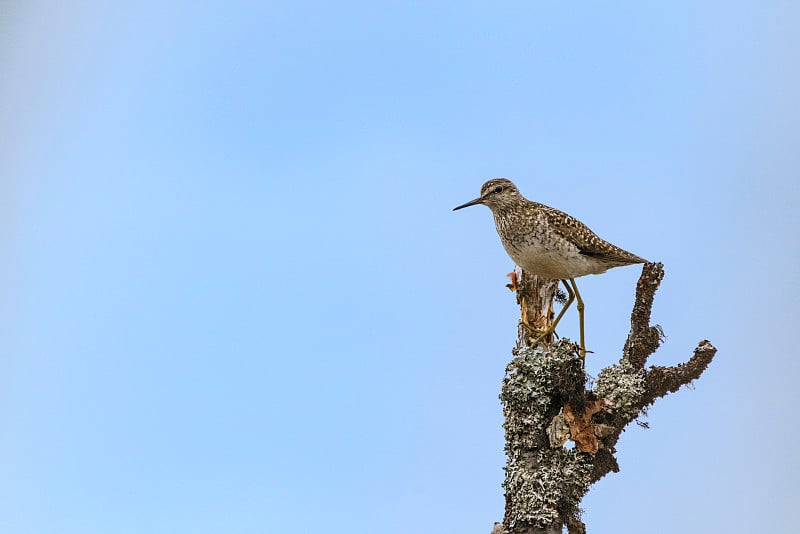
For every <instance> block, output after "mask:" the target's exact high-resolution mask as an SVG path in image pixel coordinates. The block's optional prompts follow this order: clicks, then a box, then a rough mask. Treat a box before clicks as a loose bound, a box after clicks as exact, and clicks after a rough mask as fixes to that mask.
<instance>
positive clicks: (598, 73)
mask: <svg viewBox="0 0 800 534" xmlns="http://www.w3.org/2000/svg"><path fill="white" fill-rule="evenodd" d="M134 4H135V5H134ZM798 6H800V4H798V3H797V2H794V1H784V2H779V1H755V0H752V1H739V2H727V1H726V2H722V1H716V2H695V1H675V2H668V3H662V4H658V5H656V4H655V3H652V2H633V1H631V2H599V1H598V2H581V3H579V4H574V5H569V6H568V5H563V4H562V3H553V2H529V1H524V2H523V1H520V2H491V3H489V2H486V3H481V2H413V1H402V2H400V1H397V2H395V1H390V2H366V1H365V2H306V1H285V2H256V1H251V2H248V1H226V2H222V1H220V2H207V1H206V2H203V1H201V2H188V1H186V2H183V1H173V2H164V1H143V2H100V1H95V0H85V1H78V2H60V1H47V0H26V1H24V2H22V1H14V0H0V177H1V178H2V186H1V188H0V199H1V200H2V210H1V211H0V221H1V222H2V226H0V228H1V229H0V247H1V250H2V253H3V258H4V261H2V262H1V263H0V274H1V275H2V278H1V279H2V286H0V289H2V294H3V298H2V300H0V312H1V313H2V316H3V322H2V324H3V325H4V327H3V328H2V333H3V334H2V336H0V531H2V532H3V533H8V534H28V533H54V534H55V533H58V534H72V533H74V534H94V533H96V534H117V533H143V532H165V533H192V534H198V533H217V532H233V533H269V534H271V533H282V532H296V533H305V532H309V533H311V532H325V533H332V534H338V533H348V534H352V533H364V534H368V533H369V534H371V533H374V532H381V533H383V534H394V533H398V534H399V533H403V534H407V533H409V532H413V533H419V534H450V533H453V534H467V533H479V534H488V532H489V531H490V529H491V525H492V523H493V522H494V521H499V520H501V518H502V514H503V495H502V489H501V487H500V483H501V482H502V479H503V471H502V466H503V465H504V462H505V458H504V454H503V433H502V428H501V424H502V414H501V407H500V403H499V401H498V398H497V396H498V393H499V390H500V384H501V380H502V376H503V370H504V368H505V365H506V363H507V362H508V360H509V359H510V349H511V347H512V346H513V343H514V340H515V335H516V322H517V317H518V309H517V307H516V305H515V303H514V297H513V295H512V294H511V293H509V292H508V291H507V290H506V289H505V288H504V284H505V283H506V282H507V280H506V279H505V278H504V275H505V273H507V272H509V271H510V270H511V269H512V267H513V265H512V263H511V261H510V260H509V259H508V258H507V256H506V255H505V253H504V252H503V250H502V248H501V246H500V244H499V240H498V239H497V236H496V234H495V230H494V227H493V223H492V220H491V217H490V213H489V211H488V210H487V209H486V208H484V207H474V208H470V209H469V210H465V211H460V212H457V213H453V212H451V211H450V210H451V209H452V208H453V207H454V206H456V205H457V204H460V203H462V202H465V201H467V200H470V199H472V198H474V197H475V196H476V195H477V193H478V191H479V187H480V185H481V184H482V183H483V181H485V180H486V179H488V178H490V177H493V176H504V177H508V178H511V179H513V180H515V182H516V183H517V185H518V186H519V188H520V190H521V191H522V192H523V193H524V194H525V195H526V196H528V197H529V198H531V199H535V200H537V201H540V202H543V203H545V204H548V205H551V206H554V207H557V208H560V209H563V210H565V211H567V212H569V213H571V214H573V215H575V216H576V217H578V218H580V219H582V220H583V221H584V222H586V223H587V224H588V225H589V226H590V227H592V228H593V229H594V230H595V231H596V232H598V233H599V234H600V235H601V236H602V237H604V238H606V239H608V240H610V241H612V242H614V243H616V244H618V245H620V246H622V247H624V248H626V249H628V250H630V251H632V252H635V253H636V254H639V255H641V256H644V257H646V258H649V259H652V260H658V261H663V262H664V263H665V265H666V272H667V276H666V279H665V280H664V283H663V284H662V287H661V289H660V291H659V293H658V294H657V297H656V304H655V309H654V317H653V319H654V321H655V322H657V323H659V324H661V325H662V326H663V327H664V329H665V331H666V333H667V336H668V339H667V342H666V344H665V345H664V346H663V347H662V349H661V350H660V351H659V352H658V353H657V355H656V356H655V357H654V358H653V359H652V361H651V363H657V364H674V363H678V362H680V361H684V360H686V359H687V358H688V357H689V356H690V355H691V352H692V349H693V348H694V347H695V346H696V344H697V342H698V341H699V340H701V339H704V338H707V339H710V340H711V341H712V342H713V343H714V344H715V345H716V346H717V347H718V348H719V354H718V355H717V358H716V359H715V361H714V362H713V364H712V365H711V367H710V369H709V370H708V371H707V372H706V374H705V375H704V376H703V377H702V379H701V380H699V381H697V382H696V384H695V388H694V390H692V389H688V388H684V389H683V390H681V391H680V392H679V393H677V394H674V395H671V396H669V397H668V398H666V399H662V400H660V401H659V402H658V403H657V405H656V406H655V407H654V408H653V409H652V410H651V411H650V417H649V418H648V421H649V423H650V425H651V428H650V429H649V430H644V429H642V428H639V427H633V428H630V429H629V430H628V431H627V432H626V433H625V434H624V435H623V436H622V439H621V440H620V442H619V460H620V465H621V467H622V472H621V473H619V474H614V475H610V476H608V477H607V478H605V479H604V480H602V481H601V482H600V483H598V484H596V485H595V486H594V488H593V489H592V490H591V492H590V494H589V495H588V496H587V498H586V499H585V501H584V507H585V509H586V513H585V521H586V522H587V524H588V526H589V531H590V532H593V533H600V532H615V533H618V534H624V533H637V534H642V533H662V532H686V533H700V532H726V533H742V534H744V533H753V532H770V533H790V532H796V529H797V525H798V524H799V523H800V491H799V490H798V489H797V480H798V477H800V469H798V462H799V461H798V454H797V452H796V451H795V445H796V444H797V442H798V439H800V432H798V422H799V421H798V416H797V409H796V407H795V406H794V404H795V402H796V401H797V394H796V388H797V384H798V372H799V371H800V364H799V363H798V362H799V361H800V358H799V357H798V355H797V348H796V345H797V339H796V338H795V337H794V334H795V333H796V332H797V324H796V321H797V317H798V313H799V312H800V305H799V304H798V302H800V290H799V288H798V281H797V271H798V260H799V259H800V256H799V255H798V252H799V251H798V248H799V247H798V241H799V240H798V237H797V232H798V229H799V228H800V216H798V209H797V206H798V202H799V201H800V195H798V171H800V105H799V104H798V102H799V101H798V97H799V95H800V69H799V68H798V64H799V63H798V60H799V59H800V57H799V56H800V37H798V35H800V34H798V31H797V28H798V24H800V7H798ZM638 274H639V268H638V267H629V268H624V269H617V270H614V271H612V272H609V273H607V274H605V275H603V276H596V277H588V278H583V279H581V280H579V285H580V288H581V291H582V293H583V296H584V298H585V300H586V302H587V312H586V313H587V340H588V345H589V348H590V349H592V350H594V354H593V355H591V356H590V359H589V361H588V366H587V369H588V371H589V372H590V373H592V374H596V373H597V371H598V370H599V369H600V368H602V367H603V366H605V365H608V364H610V363H612V362H614V361H616V360H617V359H618V357H619V355H620V352H621V348H622V344H623V342H624V340H625V336H626V334H627V330H628V320H629V313H630V308H631V305H632V299H633V291H634V287H635V282H636V279H637V277H638ZM576 323H577V321H576V318H575V315H574V314H572V313H571V314H569V316H568V318H567V319H565V322H563V323H562V326H561V328H560V332H561V334H562V335H565V336H567V337H573V338H574V337H575V336H576V334H577V330H576V326H577V325H576Z"/></svg>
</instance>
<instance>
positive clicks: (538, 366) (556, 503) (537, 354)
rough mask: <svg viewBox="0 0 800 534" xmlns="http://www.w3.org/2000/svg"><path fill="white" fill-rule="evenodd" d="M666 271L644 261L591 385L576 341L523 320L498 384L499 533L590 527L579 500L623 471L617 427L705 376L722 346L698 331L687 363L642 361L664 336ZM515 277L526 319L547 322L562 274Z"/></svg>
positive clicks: (549, 533) (551, 533)
mask: <svg viewBox="0 0 800 534" xmlns="http://www.w3.org/2000/svg"><path fill="white" fill-rule="evenodd" d="M663 277H664V267H663V265H662V264H660V263H648V264H645V265H644V267H643V269H642V275H641V277H640V278H639V282H638V284H637V287H636V301H635V303H634V307H633V312H632V313H631V330H630V333H629V334H628V339H627V341H626V342H625V346H624V349H623V353H622V357H621V358H620V360H619V362H617V363H616V364H614V365H611V366H609V367H606V368H605V369H603V370H602V371H600V373H599V375H598V377H597V380H596V381H595V384H594V389H587V377H586V375H585V373H584V372H583V366H582V362H581V359H580V357H579V354H578V350H577V349H578V348H577V346H576V345H575V344H574V343H572V342H570V341H569V340H567V339H562V340H560V341H557V342H552V340H551V342H550V343H549V344H548V345H547V346H545V344H540V345H538V346H536V347H531V346H530V345H529V344H530V343H531V340H532V337H531V332H530V329H529V328H525V327H523V326H520V329H519V336H518V340H517V344H516V347H515V348H514V349H513V350H512V354H513V359H512V360H511V362H510V363H509V364H508V366H507V367H506V376H505V378H504V380H503V387H502V391H501V394H500V399H501V401H502V403H503V414H504V415H505V423H504V425H503V428H504V429H505V434H506V447H505V450H506V455H507V457H508V461H507V463H506V467H505V472H506V476H505V481H504V482H503V487H504V489H505V497H506V507H505V515H504V517H503V522H502V524H501V523H495V526H494V528H493V529H492V534H561V532H562V531H563V529H564V528H566V529H567V532H569V533H570V534H585V533H586V526H585V525H584V523H583V522H582V521H581V518H580V502H581V500H582V499H583V496H584V495H585V494H586V492H587V491H588V490H589V488H590V487H591V485H592V484H593V483H594V482H596V481H598V480H600V479H601V478H602V477H603V476H605V475H606V474H608V473H609V472H618V471H619V465H618V464H617V460H616V458H615V456H614V454H615V452H616V451H615V446H616V443H617V440H618V439H619V436H620V434H621V433H622V432H623V431H624V430H625V428H626V427H627V426H628V425H629V424H630V423H631V422H633V421H636V420H637V419H638V418H640V417H642V416H643V415H644V414H645V412H646V410H647V407H648V406H650V405H651V404H652V403H653V402H654V401H655V400H656V399H657V398H659V397H663V396H664V395H667V394H668V393H673V392H675V391H677V390H678V389H680V387H681V386H683V385H685V384H688V383H689V382H691V381H692V380H695V379H697V378H699V377H700V375H701V374H702V373H703V371H705V369H706V368H707V367H708V365H709V363H710V362H711V360H712V359H713V357H714V355H715V354H716V349H715V348H714V346H713V345H711V343H709V342H708V341H701V342H700V343H699V345H698V346H697V348H696V349H695V350H694V355H693V356H692V357H691V358H690V359H689V360H688V361H687V362H686V363H683V364H679V365H676V366H674V367H661V366H652V367H650V368H649V369H645V368H644V367H645V365H646V363H647V359H648V357H649V356H650V355H651V354H653V353H654V352H655V351H656V349H658V347H659V345H660V343H661V341H662V340H663V332H662V330H661V328H660V327H659V326H652V325H650V312H651V309H652V305H653V298H654V296H655V292H656V290H657V289H658V286H659V285H660V283H661V280H662V279H663ZM517 282H518V293H517V299H518V302H519V304H520V308H521V315H522V321H527V324H529V325H530V326H532V327H533V328H534V329H544V328H546V326H547V325H548V324H549V322H548V321H551V320H552V316H553V298H554V297H556V296H557V290H558V282H557V281H553V280H544V279H541V278H538V277H536V276H525V275H524V273H519V272H518V273H517ZM593 357H597V355H595V356H593ZM567 442H571V445H570V446H569V447H567V446H565V445H566V444H567Z"/></svg>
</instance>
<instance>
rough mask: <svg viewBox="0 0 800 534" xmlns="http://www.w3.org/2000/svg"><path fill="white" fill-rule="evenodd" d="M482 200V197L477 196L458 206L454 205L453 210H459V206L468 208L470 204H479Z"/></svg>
mask: <svg viewBox="0 0 800 534" xmlns="http://www.w3.org/2000/svg"><path fill="white" fill-rule="evenodd" d="M482 202H483V197H478V198H476V199H475V200H470V201H469V202H467V203H466V204H461V205H460V206H456V207H455V208H453V211H456V210H460V209H461V208H468V207H470V206H474V205H475V204H481V203H482Z"/></svg>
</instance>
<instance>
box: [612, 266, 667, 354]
mask: <svg viewBox="0 0 800 534" xmlns="http://www.w3.org/2000/svg"><path fill="white" fill-rule="evenodd" d="M663 279H664V264H663V263H646V264H645V265H644V267H642V275H641V276H640V277H639V281H638V282H637V284H636V302H635V304H634V305H633V311H632V312H631V331H630V333H629V334H628V339H627V341H625V348H624V349H622V359H623V360H624V361H627V362H628V363H630V365H631V366H633V368H634V369H642V368H644V364H645V363H646V362H647V358H648V357H649V356H650V355H651V354H653V353H654V352H655V351H656V350H657V349H658V346H659V345H660V344H661V340H662V338H663V336H664V334H663V332H662V331H661V328H660V327H658V326H650V312H651V310H652V309H653V298H654V297H655V294H656V290H658V286H659V285H661V280H663Z"/></svg>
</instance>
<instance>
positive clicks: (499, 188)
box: [494, 185, 503, 193]
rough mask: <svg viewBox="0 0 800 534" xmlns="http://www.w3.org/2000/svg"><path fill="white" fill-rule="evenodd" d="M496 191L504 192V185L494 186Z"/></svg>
mask: <svg viewBox="0 0 800 534" xmlns="http://www.w3.org/2000/svg"><path fill="white" fill-rule="evenodd" d="M494 192H495V193H502V192H503V186H502V185H498V186H497V187H495V188H494Z"/></svg>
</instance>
